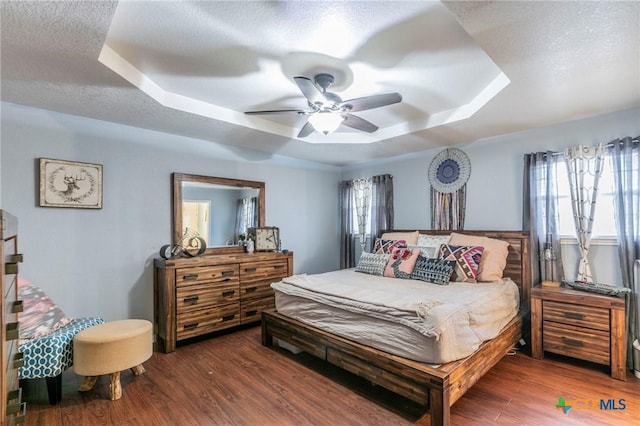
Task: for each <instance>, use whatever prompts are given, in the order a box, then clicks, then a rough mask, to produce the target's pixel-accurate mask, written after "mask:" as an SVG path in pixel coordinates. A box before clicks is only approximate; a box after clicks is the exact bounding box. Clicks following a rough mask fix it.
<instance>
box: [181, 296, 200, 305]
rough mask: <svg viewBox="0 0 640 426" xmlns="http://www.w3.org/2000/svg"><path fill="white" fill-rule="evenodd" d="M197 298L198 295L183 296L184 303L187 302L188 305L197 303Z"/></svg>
mask: <svg viewBox="0 0 640 426" xmlns="http://www.w3.org/2000/svg"><path fill="white" fill-rule="evenodd" d="M198 299H200V297H199V296H189V297H185V298H184V303H186V304H189V305H195V304H196V303H198Z"/></svg>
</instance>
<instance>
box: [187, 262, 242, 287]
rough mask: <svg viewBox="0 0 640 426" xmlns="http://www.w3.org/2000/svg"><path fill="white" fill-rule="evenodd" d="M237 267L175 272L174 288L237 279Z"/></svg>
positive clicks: (191, 269)
mask: <svg viewBox="0 0 640 426" xmlns="http://www.w3.org/2000/svg"><path fill="white" fill-rule="evenodd" d="M238 272H239V270H238V265H237V264H232V265H221V266H197V267H193V268H180V269H177V270H176V286H177V287H180V286H185V285H192V284H199V283H207V282H219V281H230V280H232V279H236V280H237V279H238Z"/></svg>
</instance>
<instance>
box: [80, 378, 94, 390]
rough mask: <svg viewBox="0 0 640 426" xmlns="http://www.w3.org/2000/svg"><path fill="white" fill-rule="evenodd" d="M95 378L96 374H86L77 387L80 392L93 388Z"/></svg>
mask: <svg viewBox="0 0 640 426" xmlns="http://www.w3.org/2000/svg"><path fill="white" fill-rule="evenodd" d="M97 380H98V376H86V377H85V378H84V380H83V381H82V383H80V387H79V388H78V390H79V391H80V392H86V391H89V390H91V389H93V386H94V385H95V384H96V381H97Z"/></svg>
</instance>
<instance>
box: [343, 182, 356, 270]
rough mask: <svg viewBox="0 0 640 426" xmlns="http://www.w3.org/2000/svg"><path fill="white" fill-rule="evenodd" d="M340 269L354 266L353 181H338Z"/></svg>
mask: <svg viewBox="0 0 640 426" xmlns="http://www.w3.org/2000/svg"><path fill="white" fill-rule="evenodd" d="M339 197H340V200H339V201H340V269H346V268H353V267H354V266H356V259H355V257H356V251H355V247H356V233H355V230H354V229H353V210H354V209H355V205H354V200H355V197H354V194H353V181H351V180H345V181H342V182H340V188H339Z"/></svg>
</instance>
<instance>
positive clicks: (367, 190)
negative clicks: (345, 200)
mask: <svg viewBox="0 0 640 426" xmlns="http://www.w3.org/2000/svg"><path fill="white" fill-rule="evenodd" d="M353 193H354V196H355V200H356V203H355V206H356V216H357V219H358V237H359V239H360V248H361V249H362V251H365V249H366V244H367V224H368V223H369V211H370V206H371V179H357V180H354V181H353Z"/></svg>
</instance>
